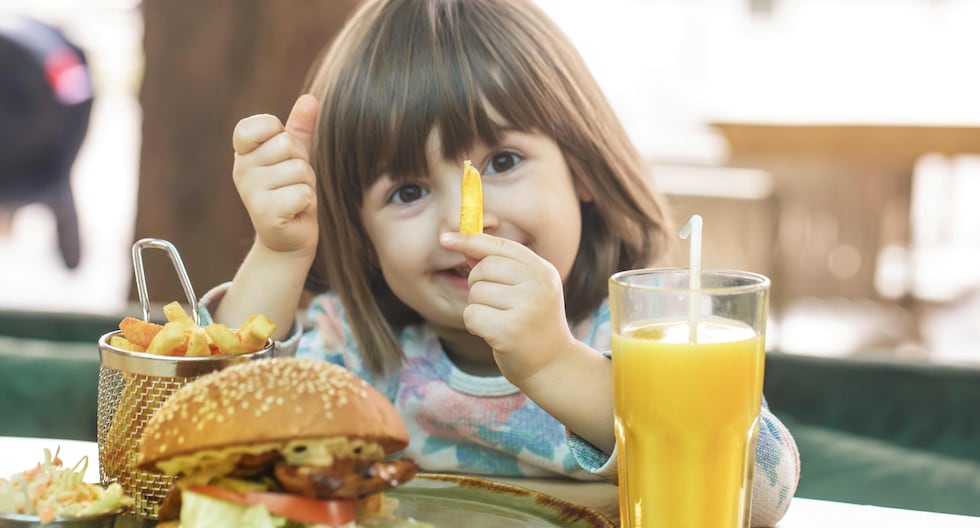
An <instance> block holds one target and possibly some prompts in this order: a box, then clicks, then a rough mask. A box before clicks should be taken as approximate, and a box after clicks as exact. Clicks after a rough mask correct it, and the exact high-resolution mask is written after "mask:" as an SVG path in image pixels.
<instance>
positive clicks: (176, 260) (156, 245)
mask: <svg viewBox="0 0 980 528" xmlns="http://www.w3.org/2000/svg"><path fill="white" fill-rule="evenodd" d="M146 248H152V249H162V250H164V251H166V252H167V255H169V256H170V261H171V262H173V265H174V269H175V270H177V277H178V278H179V279H180V285H181V286H182V287H183V288H184V294H185V295H187V302H188V303H189V304H190V309H191V312H192V314H193V316H194V324H196V325H198V326H200V325H201V313H200V310H198V308H197V296H195V295H194V288H193V287H192V286H191V280H190V278H188V276H187V269H186V268H184V262H183V261H182V260H180V253H178V252H177V248H176V247H174V245H173V244H171V243H170V242H167V241H166V240H162V239H159V238H143V239H140V240H137V241H136V243H135V244H133V270H134V272H135V273H136V289H137V291H139V295H140V305H141V306H142V308H143V320H144V321H149V320H150V299H149V294H147V292H146V273H145V272H144V271H143V250H144V249H146Z"/></svg>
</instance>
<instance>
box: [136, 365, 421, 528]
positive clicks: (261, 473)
mask: <svg viewBox="0 0 980 528" xmlns="http://www.w3.org/2000/svg"><path fill="white" fill-rule="evenodd" d="M407 445H408V431H407V429H406V428H405V422H404V421H403V420H402V418H401V416H400V415H399V414H398V411H397V410H396V409H395V407H394V406H393V405H392V404H391V402H390V401H388V399H387V398H385V396H384V395H382V394H381V393H380V392H378V391H377V390H376V389H375V388H374V387H372V386H371V385H369V384H368V383H367V382H366V381H364V380H363V379H361V378H359V377H357V376H355V375H354V374H352V373H351V372H350V371H348V370H347V369H345V368H343V367H339V366H336V365H332V364H330V363H326V362H322V361H314V360H306V359H295V358H275V359H262V360H255V361H249V362H245V363H241V364H238V365H234V366H231V367H228V368H226V369H223V370H220V371H217V372H212V373H210V374H206V375H204V376H201V377H200V378H197V379H195V380H193V381H191V382H190V383H188V384H186V385H184V386H183V387H181V388H180V389H179V390H178V391H177V392H175V393H174V394H173V396H171V397H170V398H169V399H168V400H167V401H166V402H165V403H164V404H163V405H162V406H161V407H160V409H159V410H158V411H157V412H156V413H155V414H154V415H153V416H152V417H151V418H150V420H149V421H148V422H147V424H146V426H145V427H144V429H143V434H142V437H141V440H140V444H139V450H138V451H139V454H138V456H139V458H138V461H137V465H138V466H139V467H140V468H142V469H144V470H147V471H154V472H159V473H163V474H166V475H174V476H176V477H177V478H176V479H175V481H174V486H173V487H172V488H171V490H170V492H169V493H168V494H167V496H166V497H165V498H164V500H163V502H162V503H161V504H160V507H159V511H158V518H159V521H160V522H161V524H160V526H171V527H173V526H179V527H181V528H199V527H207V528H214V527H220V526H249V527H254V528H266V527H268V528H272V527H277V528H300V527H344V528H353V527H359V526H372V527H387V528H394V527H402V526H412V527H416V528H418V527H422V526H429V525H426V524H422V523H418V522H415V521H412V520H406V519H400V518H398V517H396V516H395V515H394V513H393V512H394V509H395V507H397V501H396V500H395V499H392V498H388V497H385V495H384V492H385V490H387V489H389V488H391V487H394V486H397V485H399V484H402V483H404V482H406V481H408V480H411V479H412V478H413V477H414V476H415V474H416V472H417V471H418V465H417V464H416V463H415V462H414V461H412V460H411V459H408V458H391V457H389V456H388V455H391V454H393V453H395V452H397V451H400V450H402V449H404V448H405V447H406V446H407Z"/></svg>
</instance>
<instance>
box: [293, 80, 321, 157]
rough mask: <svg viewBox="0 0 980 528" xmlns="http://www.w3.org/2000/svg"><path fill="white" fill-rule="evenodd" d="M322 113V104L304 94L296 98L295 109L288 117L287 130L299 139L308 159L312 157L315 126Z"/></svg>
mask: <svg viewBox="0 0 980 528" xmlns="http://www.w3.org/2000/svg"><path fill="white" fill-rule="evenodd" d="M319 113H320V105H319V103H318V102H317V100H316V97H313V96H312V95H310V94H303V95H301V96H299V98H298V99H296V102H295V103H294V104H293V109H292V110H291V111H290V112H289V118H288V119H286V132H287V133H288V134H289V135H290V136H293V137H294V138H296V139H298V140H299V142H300V143H301V144H302V145H303V147H304V153H305V154H306V160H307V161H309V159H310V149H311V148H312V146H313V128H314V127H315V126H316V118H317V115H318V114H319Z"/></svg>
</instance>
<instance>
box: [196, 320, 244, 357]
mask: <svg viewBox="0 0 980 528" xmlns="http://www.w3.org/2000/svg"><path fill="white" fill-rule="evenodd" d="M204 332H205V333H207V335H208V337H209V338H211V342H212V343H213V344H214V345H215V346H216V347H217V348H218V352H219V353H221V354H228V355H235V354H241V353H242V352H244V351H245V347H244V346H243V345H242V342H241V340H240V339H238V336H237V335H235V332H232V331H231V329H230V328H228V327H227V326H225V325H223V324H221V323H212V324H209V325H207V326H205V327H204Z"/></svg>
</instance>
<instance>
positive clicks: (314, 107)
mask: <svg viewBox="0 0 980 528" xmlns="http://www.w3.org/2000/svg"><path fill="white" fill-rule="evenodd" d="M318 112H319V105H318V103H317V100H316V98H314V97H313V96H312V95H308V94H306V95H301V96H300V97H299V98H298V99H297V100H296V103H295V104H294V105H293V109H292V111H291V112H290V114H289V118H288V119H287V120H286V124H285V125H283V124H282V123H281V122H280V121H279V119H278V118H276V117H275V116H272V115H268V114H260V115H254V116H251V117H248V118H245V119H243V120H241V121H240V122H239V123H238V125H237V126H236V127H235V132H234V136H233V140H232V142H233V144H234V147H235V166H234V170H233V176H234V181H235V187H236V188H237V189H238V194H239V195H240V196H241V198H242V202H243V203H244V204H245V208H246V209H247V210H248V215H249V217H250V218H251V220H252V226H253V227H254V228H255V233H256V244H258V245H261V246H264V247H265V248H267V249H269V250H271V251H273V252H277V253H293V254H300V255H303V256H304V257H309V258H312V255H313V253H314V252H315V251H316V246H317V237H318V227H317V218H316V217H317V215H316V175H315V174H314V173H313V167H311V166H310V148H311V145H312V137H313V128H314V126H315V124H316V119H317V114H318Z"/></svg>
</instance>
